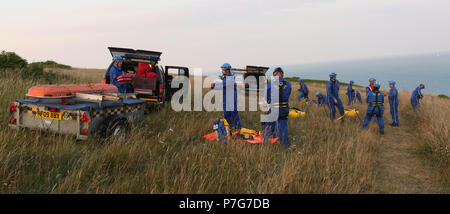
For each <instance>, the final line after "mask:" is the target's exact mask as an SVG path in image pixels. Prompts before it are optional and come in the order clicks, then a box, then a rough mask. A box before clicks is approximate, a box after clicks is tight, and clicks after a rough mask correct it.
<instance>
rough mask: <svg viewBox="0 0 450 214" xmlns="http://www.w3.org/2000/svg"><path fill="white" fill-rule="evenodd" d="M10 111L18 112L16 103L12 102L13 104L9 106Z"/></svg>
mask: <svg viewBox="0 0 450 214" xmlns="http://www.w3.org/2000/svg"><path fill="white" fill-rule="evenodd" d="M9 112H11V113H14V112H17V109H16V105H14V103H12V104H11V106H10V107H9Z"/></svg>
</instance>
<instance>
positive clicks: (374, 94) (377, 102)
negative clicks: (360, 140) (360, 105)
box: [362, 82, 384, 134]
mask: <svg viewBox="0 0 450 214" xmlns="http://www.w3.org/2000/svg"><path fill="white" fill-rule="evenodd" d="M367 102H368V104H369V105H368V107H367V113H366V117H365V118H364V122H363V125H362V128H366V127H367V126H368V125H369V122H370V120H371V119H372V118H373V116H376V118H377V120H378V126H379V128H380V134H384V120H383V113H384V106H383V105H384V95H383V93H382V92H380V83H378V82H377V83H375V84H374V85H373V90H372V91H369V92H368V94H367Z"/></svg>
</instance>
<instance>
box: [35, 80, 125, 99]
mask: <svg viewBox="0 0 450 214" xmlns="http://www.w3.org/2000/svg"><path fill="white" fill-rule="evenodd" d="M102 92H106V93H114V92H118V90H117V87H116V86H114V85H111V84H103V83H97V84H68V85H37V86H34V87H31V88H30V89H29V90H28V93H27V95H26V96H27V97H33V98H47V99H55V98H71V97H74V96H75V95H76V94H77V93H89V94H92V93H102Z"/></svg>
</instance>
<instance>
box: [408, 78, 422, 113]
mask: <svg viewBox="0 0 450 214" xmlns="http://www.w3.org/2000/svg"><path fill="white" fill-rule="evenodd" d="M422 89H425V85H424V84H420V85H419V87H417V88H416V90H414V91H413V93H412V95H411V105H412V108H413V110H417V109H418V108H419V104H420V103H419V100H420V99H423V94H422Z"/></svg>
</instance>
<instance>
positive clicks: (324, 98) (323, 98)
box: [316, 91, 327, 105]
mask: <svg viewBox="0 0 450 214" xmlns="http://www.w3.org/2000/svg"><path fill="white" fill-rule="evenodd" d="M316 97H317V104H319V105H327V96H326V95H324V94H322V93H320V91H318V92H317V93H316Z"/></svg>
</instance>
